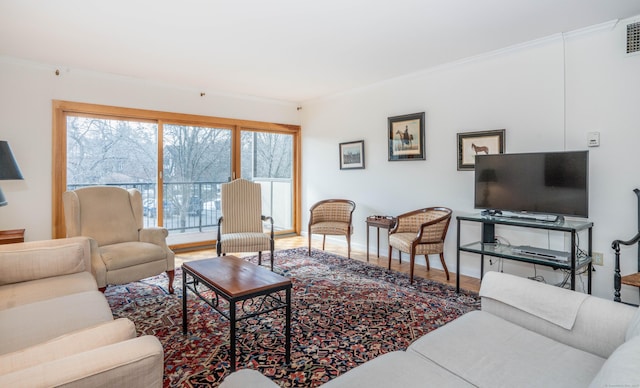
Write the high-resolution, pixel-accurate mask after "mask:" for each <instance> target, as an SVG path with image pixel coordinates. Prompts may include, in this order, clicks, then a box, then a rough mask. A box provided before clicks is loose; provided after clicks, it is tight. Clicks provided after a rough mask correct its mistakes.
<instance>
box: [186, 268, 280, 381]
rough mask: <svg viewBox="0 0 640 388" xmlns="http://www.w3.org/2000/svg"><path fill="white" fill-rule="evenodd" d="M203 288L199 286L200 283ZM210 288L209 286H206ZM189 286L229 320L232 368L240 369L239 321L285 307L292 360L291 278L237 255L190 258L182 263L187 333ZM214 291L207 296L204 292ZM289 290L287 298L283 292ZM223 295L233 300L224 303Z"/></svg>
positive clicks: (225, 298)
mask: <svg viewBox="0 0 640 388" xmlns="http://www.w3.org/2000/svg"><path fill="white" fill-rule="evenodd" d="M199 285H201V286H200V288H198V286H199ZM203 288H206V289H203ZM187 289H189V290H191V291H192V292H193V293H194V294H196V295H197V296H198V297H199V298H200V299H202V300H203V301H205V302H206V303H207V304H208V305H209V306H211V307H212V308H213V309H214V310H216V311H217V312H219V313H220V314H221V315H222V316H223V317H225V318H227V319H228V320H229V327H230V335H229V342H230V350H229V355H230V356H231V370H232V371H234V370H235V369H236V322H238V321H241V320H244V319H248V318H251V317H255V316H258V315H261V314H264V313H267V312H270V311H274V310H279V309H285V311H286V314H285V315H286V325H285V342H286V343H285V354H286V356H285V360H286V362H287V363H290V362H291V279H289V278H286V277H284V276H280V275H278V274H276V273H273V272H271V271H269V270H268V269H265V268H263V267H259V266H257V265H255V264H251V263H249V262H247V261H245V260H243V259H240V258H238V257H235V256H220V257H216V258H213V259H204V260H197V261H190V262H186V263H184V264H182V332H183V334H187ZM207 290H209V291H213V292H214V294H215V297H214V298H207V297H205V296H203V295H202V294H201V292H203V291H207ZM282 290H284V291H285V295H286V296H285V300H283V299H282V294H281V293H279V291H282ZM219 298H222V299H224V300H226V301H227V302H228V303H229V306H228V309H229V311H226V310H225V308H224V307H225V306H222V305H221V303H220V300H219ZM248 299H256V300H257V302H256V303H251V304H249V305H250V306H252V307H247V306H245V303H242V304H241V305H240V306H239V308H238V309H236V303H238V302H242V301H246V300H248Z"/></svg>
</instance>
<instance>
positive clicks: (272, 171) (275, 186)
mask: <svg viewBox="0 0 640 388" xmlns="http://www.w3.org/2000/svg"><path fill="white" fill-rule="evenodd" d="M241 139H242V140H241V174H242V177H243V178H244V179H247V180H250V181H254V182H258V183H260V185H261V186H262V211H263V213H265V215H270V216H271V217H272V218H273V222H274V228H275V229H276V230H281V231H282V230H291V229H292V228H293V222H294V218H293V214H294V213H293V196H294V190H293V188H294V186H293V171H294V170H293V155H294V150H293V144H294V142H293V136H292V135H291V134H284V133H270V132H260V131H247V130H243V131H242V133H241Z"/></svg>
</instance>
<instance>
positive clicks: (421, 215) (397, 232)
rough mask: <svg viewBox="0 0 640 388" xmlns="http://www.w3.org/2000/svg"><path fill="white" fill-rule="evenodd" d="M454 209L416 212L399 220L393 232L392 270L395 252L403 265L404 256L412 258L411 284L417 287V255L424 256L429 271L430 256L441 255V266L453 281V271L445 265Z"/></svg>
mask: <svg viewBox="0 0 640 388" xmlns="http://www.w3.org/2000/svg"><path fill="white" fill-rule="evenodd" d="M450 221H451V209H448V208H445V207H430V208H424V209H418V210H414V211H412V212H408V213H404V214H401V215H399V216H398V220H397V222H396V225H395V226H394V227H393V228H392V229H391V230H389V269H391V254H392V250H393V248H396V249H397V250H398V251H399V252H398V254H399V259H400V262H402V252H407V253H409V255H410V260H411V261H410V265H411V269H410V275H409V276H410V281H411V283H413V267H414V263H415V258H416V255H424V257H425V259H426V261H427V271H428V270H429V269H430V268H429V255H431V254H439V255H440V262H442V267H443V268H444V271H445V273H446V275H447V280H449V270H448V269H447V263H445V261H444V239H445V237H446V236H447V230H448V229H449V222H450Z"/></svg>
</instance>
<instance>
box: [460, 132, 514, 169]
mask: <svg viewBox="0 0 640 388" xmlns="http://www.w3.org/2000/svg"><path fill="white" fill-rule="evenodd" d="M504 133H505V130H504V129H496V130H492V131H479V132H463V133H458V171H464V170H474V169H475V166H476V155H489V154H504Z"/></svg>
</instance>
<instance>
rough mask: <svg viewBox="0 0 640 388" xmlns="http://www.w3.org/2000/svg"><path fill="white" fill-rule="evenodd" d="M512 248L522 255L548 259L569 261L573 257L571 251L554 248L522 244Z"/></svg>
mask: <svg viewBox="0 0 640 388" xmlns="http://www.w3.org/2000/svg"><path fill="white" fill-rule="evenodd" d="M512 249H513V252H515V253H517V254H520V255H524V256H532V257H538V258H541V259H547V260H557V261H564V262H568V261H569V258H570V257H571V254H570V253H569V252H564V251H555V250H552V249H545V248H536V247H531V246H528V245H520V246H516V247H513V248H512Z"/></svg>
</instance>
